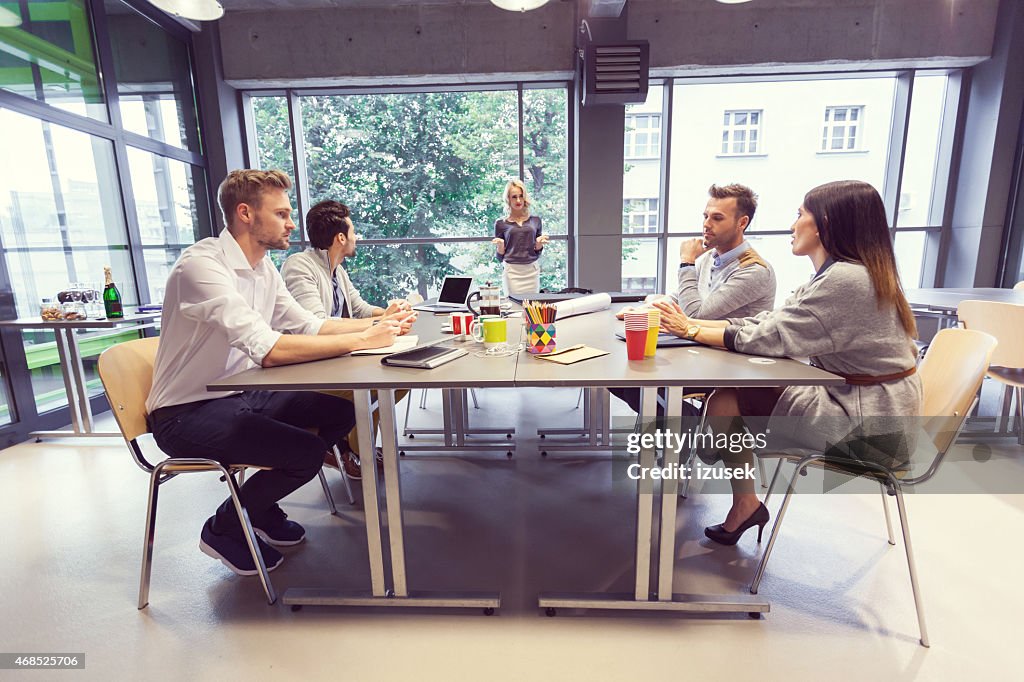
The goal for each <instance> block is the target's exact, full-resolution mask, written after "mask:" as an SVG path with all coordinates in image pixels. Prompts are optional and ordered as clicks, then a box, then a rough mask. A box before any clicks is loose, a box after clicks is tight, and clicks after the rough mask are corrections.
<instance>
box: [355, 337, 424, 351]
mask: <svg viewBox="0 0 1024 682" xmlns="http://www.w3.org/2000/svg"><path fill="white" fill-rule="evenodd" d="M419 340H420V337H418V336H416V335H415V334H408V335H406V336H399V337H398V338H397V339H395V342H394V343H393V344H391V345H390V346H385V347H384V348H365V349H363V350H354V351H352V353H351V355H390V354H391V353H399V352H401V351H403V350H409V349H410V348H412V347H413V346H415V345H416V344H417V343H419Z"/></svg>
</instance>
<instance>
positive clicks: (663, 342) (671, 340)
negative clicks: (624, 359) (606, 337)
mask: <svg viewBox="0 0 1024 682" xmlns="http://www.w3.org/2000/svg"><path fill="white" fill-rule="evenodd" d="M615 337H616V338H617V339H619V340H620V341H625V340H626V332H615ZM700 345H701V343H700V342H699V341H691V340H690V339H682V338H680V337H678V336H676V335H675V334H669V333H668V332H661V333H659V334H658V348H676V347H679V346H700Z"/></svg>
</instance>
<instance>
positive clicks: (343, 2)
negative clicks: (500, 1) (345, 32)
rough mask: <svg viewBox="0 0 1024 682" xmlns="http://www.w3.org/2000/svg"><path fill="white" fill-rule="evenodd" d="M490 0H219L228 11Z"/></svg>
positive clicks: (448, 3) (477, 2) (477, 3)
mask: <svg viewBox="0 0 1024 682" xmlns="http://www.w3.org/2000/svg"><path fill="white" fill-rule="evenodd" d="M488 2H490V0H220V4H222V5H224V9H226V10H227V11H229V12H232V11H236V12H237V11H245V10H274V9H315V8H319V7H395V6H401V5H482V4H487V3H488Z"/></svg>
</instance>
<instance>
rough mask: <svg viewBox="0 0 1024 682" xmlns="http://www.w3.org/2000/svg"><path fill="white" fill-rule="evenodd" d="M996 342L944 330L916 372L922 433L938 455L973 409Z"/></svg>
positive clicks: (978, 335) (975, 333)
mask: <svg viewBox="0 0 1024 682" xmlns="http://www.w3.org/2000/svg"><path fill="white" fill-rule="evenodd" d="M995 348H996V340H995V338H993V337H992V336H991V335H989V334H986V333H984V332H980V331H975V330H972V329H943V330H942V331H940V332H939V333H938V334H936V335H935V338H934V339H932V342H931V345H930V346H928V352H927V353H926V354H925V356H924V360H922V361H921V364H920V365H919V366H918V368H917V372H918V374H919V375H920V377H921V385H922V387H923V389H924V406H923V408H922V412H921V414H922V415H924V417H925V427H924V428H925V432H927V433H928V435H929V436H930V437H931V439H932V442H933V443H934V444H935V447H936V449H937V450H938V453H939V454H940V455H941V454H943V453H945V451H946V450H947V449H948V448H949V446H950V445H952V444H953V440H954V439H955V438H956V435H957V433H958V431H959V429H960V426H961V425H962V424H963V422H964V420H965V419H966V418H967V413H968V412H969V411H970V409H971V408H972V407H973V405H974V399H975V396H977V395H978V389H979V388H981V382H982V380H983V379H984V378H985V373H986V372H987V371H988V366H989V363H990V361H991V358H992V351H993V350H994V349H995Z"/></svg>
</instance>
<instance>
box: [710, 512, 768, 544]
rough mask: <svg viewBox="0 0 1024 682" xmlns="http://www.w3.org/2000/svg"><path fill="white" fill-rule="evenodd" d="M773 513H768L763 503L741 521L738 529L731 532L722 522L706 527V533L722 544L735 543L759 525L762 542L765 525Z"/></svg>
mask: <svg viewBox="0 0 1024 682" xmlns="http://www.w3.org/2000/svg"><path fill="white" fill-rule="evenodd" d="M769 518H771V515H770V514H769V513H768V507H766V506H764V504H761V505H760V506H759V507H758V508H757V509H755V510H754V513H753V514H751V515H750V516H749V517H747V520H746V521H744V522H743V523H741V524H740V525H739V526H738V527H737V528H736V530H734V531H732V532H731V533H730V532H729V531H727V530H726V529H725V528H724V527H723V526H722V524H718V525H717V526H709V527H708V528H705V529H704V535H706V536H708V537H709V538H711V539H712V540H714V541H715V542H717V543H718V544H720V545H735V544H736V543H737V542H739V539H740V536H742V535H743V533H745V532H746V531H747V529H748V528H751V527H752V526H757V541H758V542H761V533H762V532H763V531H764V527H765V525H767V523H768V519H769Z"/></svg>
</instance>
